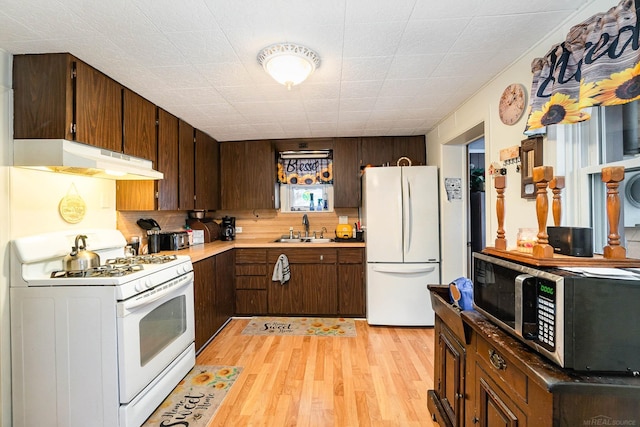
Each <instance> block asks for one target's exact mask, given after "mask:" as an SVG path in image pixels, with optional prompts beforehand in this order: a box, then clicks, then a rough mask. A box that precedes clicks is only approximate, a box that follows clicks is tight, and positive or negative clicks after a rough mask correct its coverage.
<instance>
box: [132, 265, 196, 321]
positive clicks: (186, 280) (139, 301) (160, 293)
mask: <svg viewBox="0 0 640 427" xmlns="http://www.w3.org/2000/svg"><path fill="white" fill-rule="evenodd" d="M192 283H193V272H189V273H187V274H185V275H184V276H180V277H178V278H177V279H174V280H172V281H171V282H169V283H165V284H164V285H159V286H158V288H162V289H160V290H157V291H156V293H155V295H153V296H144V294H141V295H140V297H139V298H133V299H131V300H129V301H125V302H124V303H123V304H122V308H123V311H128V312H131V311H135V310H136V309H137V308H140V307H142V306H145V305H148V304H151V303H152V302H154V301H158V300H159V299H161V298H164V297H165V296H167V295H168V294H170V293H172V292H175V291H176V290H179V289H182V288H183V287H185V286H188V285H191V284H192ZM154 289H155V288H154ZM147 292H153V289H151V290H149V291H147Z"/></svg>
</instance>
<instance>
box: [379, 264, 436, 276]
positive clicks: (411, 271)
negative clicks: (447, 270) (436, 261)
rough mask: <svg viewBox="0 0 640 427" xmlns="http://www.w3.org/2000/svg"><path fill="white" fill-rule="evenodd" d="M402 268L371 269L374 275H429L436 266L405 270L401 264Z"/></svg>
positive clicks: (380, 266) (384, 267) (382, 267)
mask: <svg viewBox="0 0 640 427" xmlns="http://www.w3.org/2000/svg"><path fill="white" fill-rule="evenodd" d="M403 266H404V267H403V268H401V269H397V268H395V267H393V266H382V265H376V266H374V267H373V271H375V272H376V273H398V274H421V273H430V272H432V271H434V270H435V269H436V265H431V266H428V267H416V268H406V264H403Z"/></svg>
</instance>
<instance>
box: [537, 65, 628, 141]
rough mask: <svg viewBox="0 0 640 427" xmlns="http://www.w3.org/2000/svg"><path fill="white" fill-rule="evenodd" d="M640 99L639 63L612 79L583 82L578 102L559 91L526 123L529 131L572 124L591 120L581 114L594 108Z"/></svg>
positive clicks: (584, 114) (616, 74)
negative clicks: (587, 109) (586, 109)
mask: <svg viewBox="0 0 640 427" xmlns="http://www.w3.org/2000/svg"><path fill="white" fill-rule="evenodd" d="M638 99H640V62H639V63H637V64H636V65H635V66H633V67H631V68H627V69H625V70H622V71H620V72H617V73H612V74H611V75H610V78H607V79H602V80H599V81H597V82H585V81H584V79H582V80H581V81H580V95H579V99H575V98H571V96H569V95H567V94H564V93H561V92H556V93H554V94H553V95H552V96H551V97H550V98H549V101H547V102H546V103H545V104H544V105H543V106H542V107H541V108H540V109H539V110H535V111H533V112H532V113H531V114H530V115H529V119H528V121H527V128H528V129H538V128H541V127H544V126H549V125H555V124H571V123H578V122H581V121H584V120H588V119H589V118H591V116H590V115H589V114H588V113H586V112H584V111H582V109H584V108H588V107H593V106H598V105H602V106H605V107H606V106H611V105H621V104H626V103H629V102H633V101H636V100H638Z"/></svg>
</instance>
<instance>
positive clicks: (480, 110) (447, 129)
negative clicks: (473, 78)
mask: <svg viewBox="0 0 640 427" xmlns="http://www.w3.org/2000/svg"><path fill="white" fill-rule="evenodd" d="M616 3H617V2H612V1H611V0H594V1H593V2H592V3H590V4H589V5H587V6H586V7H584V8H583V9H582V10H580V11H578V12H577V13H576V14H575V15H574V16H573V17H571V18H569V19H568V20H567V21H566V22H565V23H564V24H563V25H562V26H561V27H559V28H558V29H557V30H556V31H555V32H553V33H551V34H549V35H548V36H547V38H545V39H544V40H542V41H540V42H539V43H538V44H537V45H535V46H533V47H532V49H531V50H530V51H529V52H528V53H527V54H525V55H523V56H522V57H521V58H520V59H519V60H517V61H516V62H514V63H513V64H512V66H510V67H509V68H507V69H506V70H505V71H504V72H503V73H502V74H500V75H499V76H497V77H496V78H495V79H494V80H492V81H491V82H489V83H488V84H487V85H486V86H485V87H483V88H482V89H481V90H480V91H478V93H477V94H476V95H474V96H473V97H472V98H470V99H469V100H467V101H466V102H465V103H464V104H463V105H461V106H460V107H459V108H458V109H457V110H456V111H454V112H453V113H452V114H450V115H449V116H448V117H446V118H445V119H444V120H443V121H441V122H440V123H439V124H438V125H437V126H436V127H435V128H434V129H433V130H431V131H430V132H429V133H428V134H427V158H428V159H429V164H437V166H439V167H440V179H441V194H442V196H441V224H440V227H441V235H442V240H443V247H444V249H445V250H444V251H443V257H442V282H443V283H447V282H448V281H451V280H453V279H455V278H456V277H460V276H462V275H464V274H465V270H466V267H465V266H466V264H467V261H466V255H463V258H462V263H460V261H461V259H460V257H459V256H458V254H466V228H465V227H460V224H461V223H462V218H465V217H466V214H465V212H466V205H465V204H464V203H457V204H453V203H447V201H446V193H445V192H444V184H443V183H442V180H443V178H445V177H459V178H463V179H464V176H465V175H466V173H467V171H466V167H465V166H466V161H465V157H464V154H463V153H465V151H464V150H460V149H455V148H452V146H455V145H459V144H465V143H466V142H469V140H468V139H467V140H466V141H465V138H463V137H462V136H463V135H465V134H469V133H472V132H471V131H472V130H473V129H477V127H478V126H480V125H482V124H484V135H485V153H486V154H485V161H486V163H485V170H488V169H489V165H490V164H491V163H492V162H496V161H498V162H499V161H500V150H502V149H504V148H507V147H511V146H513V145H518V146H519V145H520V142H521V141H522V140H523V139H525V136H524V135H523V131H524V127H525V123H526V115H525V117H523V118H522V119H520V121H518V123H516V124H515V125H514V126H507V125H504V124H503V123H502V122H501V121H500V118H499V116H498V101H499V99H500V95H501V93H502V91H503V90H504V88H505V87H506V86H507V85H509V84H511V83H521V84H523V85H524V86H525V87H526V88H527V94H528V93H529V91H530V88H531V80H532V74H531V68H530V67H531V61H532V60H533V59H534V58H536V57H541V56H544V55H545V54H546V53H547V52H548V51H549V49H550V48H551V47H552V46H553V45H554V44H556V43H560V42H562V41H563V40H564V39H565V38H566V35H567V33H568V32H569V30H570V29H571V27H572V26H574V25H576V24H579V23H580V22H582V21H584V20H585V19H587V18H589V17H590V16H592V15H594V14H596V13H600V12H606V11H607V10H609V9H610V8H611V7H612V6H614V5H615V4H616ZM523 31H526V29H524V28H523ZM544 144H545V145H544V149H543V151H544V165H546V166H554V167H555V166H556V154H555V152H554V150H555V144H552V143H547V140H546V138H545V143H544ZM450 156H454V157H455V158H451V157H450ZM435 162H438V163H435ZM460 163H464V165H463V166H461V165H460ZM486 191H487V194H486V206H487V220H486V221H487V223H486V230H487V234H486V235H487V246H493V245H494V242H495V238H496V233H497V230H498V221H497V217H496V214H495V206H496V192H495V189H494V187H493V182H492V181H491V179H490V178H489V177H488V176H487V186H486ZM565 191H571V189H565ZM549 219H550V220H551V221H552V219H551V215H549ZM518 228H534V229H537V228H538V223H537V218H536V212H535V201H533V200H526V199H522V198H521V197H520V174H519V173H517V172H516V171H515V165H510V166H508V167H507V188H506V191H505V223H504V229H505V233H506V239H507V246H508V247H509V248H512V247H515V244H516V235H517V232H518ZM456 245H457V247H456Z"/></svg>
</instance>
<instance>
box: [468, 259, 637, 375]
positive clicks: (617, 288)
mask: <svg viewBox="0 0 640 427" xmlns="http://www.w3.org/2000/svg"><path fill="white" fill-rule="evenodd" d="M473 299H474V301H473V303H474V308H475V309H476V310H477V311H479V312H480V313H482V314H484V315H485V316H487V317H488V318H489V319H490V320H492V321H493V322H494V323H496V324H497V325H498V326H500V327H501V328H503V329H505V330H506V331H507V332H509V333H510V334H512V335H514V336H515V337H517V338H518V339H520V340H521V341H522V342H524V343H525V344H527V345H528V346H529V347H531V348H532V349H534V350H535V351H537V352H538V353H540V354H543V355H544V356H546V357H548V358H549V359H551V360H552V361H553V362H555V363H556V364H558V365H559V366H561V367H564V368H571V369H574V370H577V371H599V372H625V373H631V374H636V375H637V374H638V372H640V280H634V279H632V278H628V279H624V280H620V279H612V278H607V277H589V275H587V274H584V273H576V272H575V271H569V270H567V269H562V268H540V267H533V266H529V265H524V264H520V263H516V262H513V261H510V260H506V259H502V258H498V257H494V256H490V255H487V254H483V253H474V254H473Z"/></svg>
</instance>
